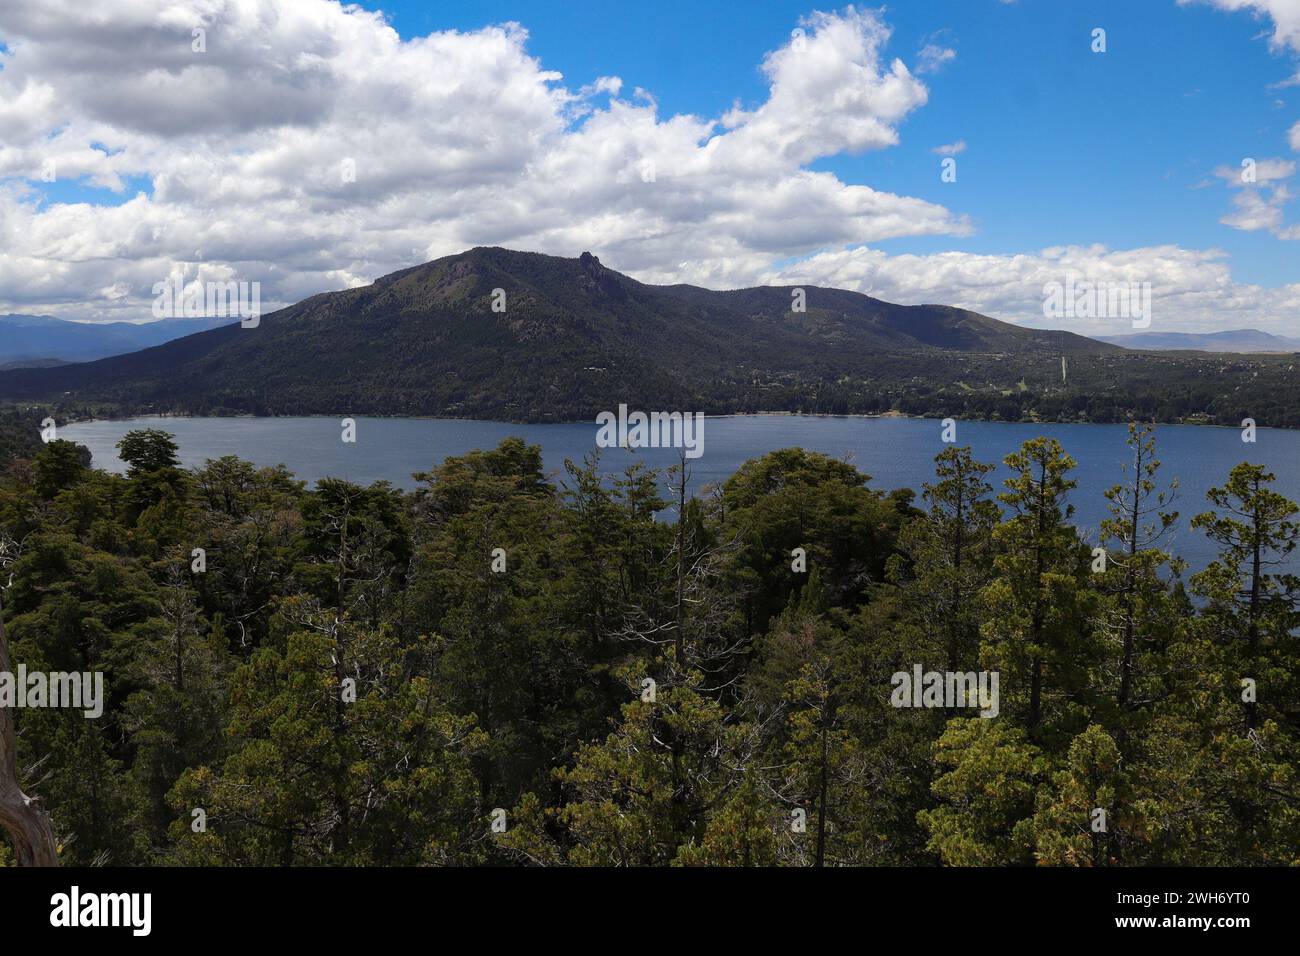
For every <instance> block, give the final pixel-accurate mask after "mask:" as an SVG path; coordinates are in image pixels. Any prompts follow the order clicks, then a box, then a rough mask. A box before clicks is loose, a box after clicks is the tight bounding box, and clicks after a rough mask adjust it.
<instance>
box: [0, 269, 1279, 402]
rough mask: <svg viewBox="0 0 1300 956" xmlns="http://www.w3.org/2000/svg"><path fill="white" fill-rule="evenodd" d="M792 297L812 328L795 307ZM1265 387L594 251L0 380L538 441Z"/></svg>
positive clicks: (326, 299) (419, 272)
mask: <svg viewBox="0 0 1300 956" xmlns="http://www.w3.org/2000/svg"><path fill="white" fill-rule="evenodd" d="M796 289H802V290H803V292H804V298H805V300H806V310H805V311H803V312H796V311H794V310H793V309H792V302H793V301H794V298H793V292H794V290H796ZM494 305H495V306H496V308H495V309H494ZM1062 358H1065V359H1067V361H1066V362H1065V363H1063V362H1062ZM1264 371H1265V373H1266V374H1265V375H1261V374H1260V365H1259V364H1258V363H1257V362H1255V361H1250V362H1242V361H1239V360H1237V359H1234V360H1232V361H1231V362H1229V363H1228V365H1226V366H1225V367H1224V368H1223V369H1217V370H1216V372H1215V376H1216V378H1215V380H1214V381H1211V380H1210V379H1209V378H1208V377H1207V376H1206V374H1205V370H1204V366H1203V365H1201V364H1198V363H1197V362H1196V361H1193V360H1191V359H1189V358H1186V357H1179V356H1164V355H1162V354H1161V353H1151V352H1146V353H1137V352H1130V351H1127V350H1125V349H1122V348H1120V347H1119V346H1116V345H1112V344H1108V343H1103V342H1098V341H1095V340H1092V339H1089V338H1086V337H1084V336H1081V335H1078V334H1076V333H1072V332H1067V331H1060V330H1043V329H1031V328H1026V327H1023V326H1017V325H1012V324H1010V323H1006V322H1002V321H1000V320H998V319H994V318H991V317H989V316H984V315H981V314H979V313H976V312H972V311H969V310H965V309H960V308H956V307H953V306H944V305H897V304H894V303H889V302H885V301H883V300H879V299H875V298H872V297H870V296H867V295H863V294H861V293H857V292H851V291H848V290H843V289H831V288H822V287H817V286H778V287H774V286H759V287H753V288H748V289H733V290H710V289H703V288H700V287H697V286H690V285H684V284H677V285H671V286H658V285H652V284H647V283H642V282H639V281H637V280H635V279H632V278H631V277H629V276H626V275H624V274H622V273H619V272H617V271H615V270H613V269H610V268H608V267H606V266H605V265H603V264H602V263H601V262H600V260H599V259H598V258H597V257H596V256H594V255H592V254H590V253H589V252H588V253H584V254H582V255H580V256H578V257H576V258H564V257H558V256H549V255H542V254H540V253H530V252H519V251H514V250H509V249H502V248H499V247H488V246H480V247H475V248H474V249H470V250H467V251H466V252H463V253H458V254H456V255H452V256H445V257H442V258H440V259H435V260H433V261H431V262H427V263H422V264H420V265H416V266H411V267H408V268H406V269H402V270H398V271H396V272H393V273H390V274H389V275H386V276H382V277H380V278H378V279H376V280H375V281H374V282H373V283H371V284H370V285H367V286H359V287H356V288H351V289H344V290H340V291H336V292H325V293H320V294H318V295H315V296H311V297H310V298H307V299H304V300H303V301H301V302H299V303H296V304H294V305H291V306H288V307H287V308H284V309H280V310H278V311H276V312H273V313H269V314H267V315H265V316H262V317H261V320H260V323H259V324H258V325H257V326H256V327H254V328H241V327H240V326H239V325H233V324H232V325H228V326H224V327H221V328H217V329H212V330H209V331H204V332H199V333H196V334H194V335H190V336H186V337H184V338H181V339H177V340H175V341H172V342H169V343H165V344H162V345H158V346H153V347H151V348H148V349H144V350H141V351H139V352H133V353H130V354H127V355H119V356H115V357H112V358H106V359H100V360H98V361H95V362H88V363H82V364H77V365H68V366H61V367H58V368H47V369H21V370H14V371H8V372H0V399H10V400H29V401H30V400H43V401H57V402H58V403H60V404H61V405H63V406H64V407H77V408H80V409H93V410H95V413H102V411H103V410H105V409H107V410H108V411H109V412H119V411H126V410H129V411H133V412H143V411H157V412H174V413H182V414H248V413H252V414H262V415H295V414H331V415H332V414H376V415H394V416H404V415H405V416H412V415H433V416H439V417H455V418H471V419H497V420H508V421H533V422H547V421H580V420H588V421H590V420H592V418H593V416H594V415H595V414H596V413H598V412H600V411H602V410H608V409H611V408H616V407H617V406H618V405H619V404H620V403H627V404H629V405H630V406H631V407H639V408H643V409H679V410H690V411H702V412H705V413H708V414H727V413H736V412H755V411H792V412H801V411H802V412H822V413H831V414H840V413H862V414H876V413H881V412H885V411H891V410H892V411H899V412H903V413H905V414H938V415H949V414H951V415H964V416H967V417H979V418H993V419H1001V420H1016V421H1019V420H1026V418H1029V419H1032V418H1034V417H1060V418H1064V419H1067V420H1097V421H1110V420H1123V418H1124V416H1125V415H1127V414H1142V415H1143V416H1146V417H1154V416H1161V417H1162V420H1181V419H1182V418H1184V417H1187V416H1203V417H1206V416H1208V417H1209V418H1210V419H1216V420H1217V418H1218V417H1223V418H1224V420H1229V419H1230V416H1231V415H1235V414H1237V412H1236V410H1235V408H1234V409H1233V410H1232V411H1228V410H1226V405H1224V398H1223V394H1224V393H1222V392H1221V391H1214V390H1212V389H1211V386H1213V387H1214V388H1221V387H1222V386H1223V383H1224V381H1227V380H1233V381H1235V382H1239V383H1240V384H1239V386H1238V387H1237V388H1236V389H1235V392H1233V393H1229V397H1231V398H1233V400H1234V401H1236V400H1238V399H1241V400H1245V398H1248V397H1250V396H1252V395H1255V394H1256V393H1258V395H1259V396H1260V398H1259V400H1258V401H1257V402H1256V403H1255V407H1256V408H1259V409H1264V410H1270V409H1271V408H1272V407H1273V405H1274V404H1276V403H1278V402H1282V401H1288V400H1289V399H1288V395H1290V394H1292V393H1293V392H1294V386H1293V385H1292V383H1291V382H1290V379H1289V378H1288V377H1287V375H1288V373H1286V372H1285V371H1284V370H1279V369H1276V368H1273V367H1272V366H1268V365H1266V366H1265V367H1264ZM1170 382H1173V385H1172V386H1171V385H1170V384H1169V383H1170ZM1243 389H1244V391H1243ZM1171 394H1172V395H1173V398H1172V400H1171ZM1221 405H1223V410H1220V407H1219V406H1221ZM1256 414H1257V416H1262V415H1264V411H1259V412H1257V413H1256ZM1237 420H1238V421H1239V420H1240V419H1239V418H1238V419H1237ZM1261 420H1263V419H1261Z"/></svg>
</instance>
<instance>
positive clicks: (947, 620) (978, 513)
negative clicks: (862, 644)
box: [890, 447, 1000, 670]
mask: <svg viewBox="0 0 1300 956" xmlns="http://www.w3.org/2000/svg"><path fill="white" fill-rule="evenodd" d="M935 464H936V473H937V475H938V479H939V480H938V481H937V482H936V483H934V484H932V485H931V484H927V485H925V489H924V493H923V497H924V499H925V501H926V503H927V505H928V506H929V507H928V510H927V511H926V512H925V513H924V514H919V515H917V516H915V517H913V518H912V519H911V520H909V521H908V522H907V523H906V524H905V525H904V526H903V530H902V532H901V533H900V535H899V540H898V550H899V552H900V554H898V555H895V556H894V557H892V558H890V576H891V578H892V579H893V580H895V581H898V582H901V583H903V585H904V595H905V598H904V599H905V601H906V602H907V606H908V610H909V611H910V613H911V616H912V618H913V619H914V620H918V621H920V622H921V625H922V629H923V632H924V635H925V641H926V644H927V645H928V646H927V647H926V648H925V649H924V650H926V651H929V650H931V649H932V650H933V651H935V652H937V653H936V655H935V656H936V658H937V661H938V660H942V661H944V662H945V663H946V665H947V668H948V670H962V669H964V668H965V667H966V666H969V665H971V664H973V663H975V661H976V660H977V658H978V655H979V613H978V611H979V609H978V608H977V607H976V602H975V598H976V596H977V595H978V593H979V591H980V589H981V588H983V587H984V585H986V584H987V583H988V582H989V581H990V579H991V578H992V576H993V554H992V552H993V530H994V529H995V528H996V527H997V525H998V520H999V518H1000V514H999V512H998V507H997V505H996V504H995V503H994V502H993V501H992V500H990V498H989V497H988V496H989V494H990V493H991V491H992V487H991V486H990V485H989V484H988V482H987V481H985V476H987V475H988V473H989V472H991V471H992V470H993V466H992V465H986V464H983V463H981V462H977V461H975V460H974V458H973V457H972V455H971V450H970V448H969V447H966V448H946V449H944V451H943V452H941V453H940V454H939V455H938V456H936V457H935ZM904 556H906V560H904ZM937 661H936V662H937Z"/></svg>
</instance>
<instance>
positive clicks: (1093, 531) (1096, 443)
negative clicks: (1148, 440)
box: [59, 415, 1300, 569]
mask: <svg viewBox="0 0 1300 956" xmlns="http://www.w3.org/2000/svg"><path fill="white" fill-rule="evenodd" d="M356 424H357V441H356V443H355V444H345V443H344V442H343V441H342V440H341V435H342V428H341V425H340V419H339V418H325V417H306V418H170V417H167V418H163V417H142V418H132V419H123V420H120V421H94V422H80V423H77V424H73V425H65V426H63V427H62V428H60V429H59V437H60V438H66V439H69V440H71V441H75V442H79V443H80V444H83V445H85V446H87V447H88V448H89V449H90V451H91V453H92V454H93V456H94V463H95V465H96V466H97V467H100V468H104V469H107V470H109V471H117V472H121V471H123V470H124V469H123V464H122V462H121V460H120V459H119V458H118V457H117V453H116V449H115V447H114V446H115V445H116V444H117V442H118V441H119V440H120V439H121V438H122V436H123V435H124V434H126V432H128V431H130V430H131V429H134V428H162V429H165V430H166V431H169V432H171V433H172V434H173V435H174V436H176V441H177V443H178V444H179V446H180V457H181V461H182V463H183V464H184V465H186V466H187V467H195V466H201V465H202V464H203V463H204V462H205V461H206V460H207V459H209V458H219V457H221V456H223V455H238V456H239V457H240V458H244V459H247V460H248V461H251V462H253V463H255V464H257V465H277V464H283V465H285V466H287V467H288V468H289V469H290V470H291V471H292V472H293V473H294V474H295V475H296V476H297V477H298V478H300V479H303V480H305V481H309V482H315V481H317V480H318V479H320V478H324V477H337V478H346V479H348V480H350V481H355V482H359V483H362V484H368V483H370V482H372V481H378V480H381V479H383V480H387V481H390V482H392V483H393V484H394V485H396V486H398V487H401V488H406V489H410V488H414V487H415V484H416V483H415V482H414V481H413V480H412V478H411V473H412V472H415V471H425V470H427V469H429V468H430V467H432V466H433V465H435V464H437V463H439V462H441V461H442V460H443V459H444V458H446V457H448V456H451V455H462V454H464V453H465V452H467V451H470V450H472V449H475V448H492V447H494V446H496V445H497V444H498V443H499V442H500V441H501V440H502V439H503V438H506V437H508V436H510V435H518V436H520V437H521V438H523V439H524V440H525V441H527V442H530V443H533V444H537V445H540V446H541V449H542V455H543V459H544V461H545V465H546V468H547V470H548V471H549V472H551V473H554V474H562V471H563V467H564V460H565V459H566V458H572V459H574V460H575V461H579V460H581V459H582V457H583V456H584V455H586V454H587V453H589V452H590V451H592V450H594V449H595V439H596V433H597V430H598V428H597V426H596V425H595V423H590V424H588V423H577V424H565V425H511V424H508V423H504V422H473V421H461V420H450V419H432V418H357V419H356ZM940 433H941V424H940V422H939V421H938V420H935V419H915V418H861V417H840V416H801V415H738V416H729V417H720V418H709V419H707V420H706V423H705V428H704V442H703V454H702V455H701V456H700V457H699V458H697V459H695V460H694V461H691V462H690V463H689V464H690V469H691V487H692V489H693V490H695V491H698V490H699V489H700V488H702V487H703V486H704V485H706V484H710V483H713V482H718V481H723V480H725V479H726V478H727V477H728V476H729V475H731V474H732V473H733V472H734V471H735V470H736V469H737V468H738V467H739V466H740V465H741V464H743V463H744V462H745V461H747V460H748V459H750V458H757V457H759V456H761V455H763V454H765V453H767V452H769V451H772V450H774V449H777V448H788V447H791V446H801V447H803V448H808V449H811V450H815V451H820V452H824V453H825V454H828V455H832V456H834V457H836V458H843V457H847V458H848V459H849V460H851V461H852V462H853V464H854V465H855V466H857V468H858V469H859V470H861V471H863V472H865V473H866V474H868V475H870V476H871V479H872V481H871V483H872V485H873V486H874V487H876V488H879V489H884V490H889V489H893V488H902V487H907V488H913V489H916V491H917V492H918V494H919V492H920V488H921V484H922V483H923V482H926V481H931V480H933V476H934V456H935V455H936V454H938V453H939V452H940V451H942V450H943V448H944V447H945V446H944V445H943V442H942V440H941V437H940ZM1038 435H1048V436H1051V437H1054V438H1056V439H1057V440H1058V441H1060V443H1061V444H1062V446H1063V447H1064V448H1065V450H1066V451H1067V452H1068V453H1069V454H1070V455H1071V456H1073V458H1074V459H1075V461H1076V462H1078V467H1077V468H1076V469H1075V471H1074V473H1073V477H1074V479H1075V480H1076V481H1077V482H1078V485H1079V486H1078V488H1076V489H1075V491H1074V492H1073V493H1072V496H1071V502H1072V503H1073V504H1074V506H1075V518H1074V520H1075V523H1076V524H1077V525H1078V527H1079V528H1080V529H1082V530H1083V531H1084V533H1085V534H1086V535H1087V536H1088V537H1089V539H1090V540H1093V541H1095V540H1096V539H1097V527H1098V524H1099V522H1100V521H1101V519H1102V518H1103V517H1105V514H1106V511H1105V508H1106V500H1105V498H1103V497H1102V494H1103V492H1104V491H1105V490H1106V489H1107V488H1109V487H1110V486H1112V485H1114V484H1117V483H1118V482H1120V481H1121V480H1123V477H1124V473H1123V472H1121V470H1120V469H1121V466H1122V464H1123V463H1124V462H1126V461H1127V460H1128V458H1129V455H1128V448H1127V446H1126V445H1125V444H1124V439H1125V437H1126V435H1127V429H1126V428H1125V427H1124V426H1123V425H1082V424H1068V425H1059V424H1045V425H1033V424H1020V423H1003V422H965V421H963V422H958V424H957V444H959V445H970V446H971V448H972V449H973V451H974V453H975V456H976V458H978V459H979V460H981V461H987V462H996V463H998V464H999V468H998V470H997V472H995V474H994V480H993V483H994V487H995V490H997V491H1000V490H1002V488H1001V479H1002V478H1005V477H1006V476H1007V475H1008V471H1007V469H1006V468H1005V467H1002V466H1001V462H1002V459H1003V458H1004V457H1005V456H1006V455H1007V454H1009V453H1010V452H1012V451H1015V450H1016V449H1017V448H1019V447H1020V445H1021V443H1023V442H1024V441H1026V440H1027V439H1030V438H1034V437H1037V436H1038ZM1156 441H1157V454H1158V457H1159V458H1160V460H1161V461H1162V462H1163V463H1164V467H1162V469H1161V477H1162V484H1167V483H1168V481H1169V480H1170V479H1172V478H1175V477H1176V478H1178V479H1179V484H1180V488H1179V491H1178V501H1177V502H1176V503H1175V505H1174V507H1175V508H1176V509H1177V510H1178V511H1179V512H1180V513H1181V518H1180V520H1179V522H1178V526H1177V530H1176V531H1174V532H1172V533H1171V535H1170V536H1168V537H1167V538H1166V541H1167V545H1166V546H1167V547H1169V548H1170V549H1172V550H1174V551H1176V552H1177V553H1178V554H1181V555H1182V556H1183V557H1184V558H1186V559H1187V561H1188V563H1189V564H1190V565H1191V566H1192V568H1193V569H1199V568H1201V567H1204V566H1205V564H1206V563H1208V561H1209V560H1210V558H1211V556H1212V553H1213V552H1212V547H1211V545H1210V542H1208V541H1207V540H1206V539H1205V538H1204V537H1203V536H1202V535H1201V534H1200V533H1199V532H1196V531H1193V530H1192V529H1191V527H1190V522H1191V518H1192V516H1193V515H1195V514H1197V513H1199V512H1201V511H1203V510H1205V509H1206V505H1207V502H1206V499H1205V492H1206V490H1207V489H1209V488H1210V487H1211V486H1213V485H1216V484H1222V483H1223V481H1224V480H1225V479H1226V478H1227V475H1228V471H1229V470H1230V469H1231V468H1232V466H1233V465H1235V464H1237V463H1239V462H1242V461H1250V462H1253V463H1257V464H1264V465H1266V466H1268V467H1269V469H1270V470H1271V471H1273V472H1274V473H1275V474H1276V475H1277V482H1276V483H1275V485H1274V487H1275V488H1276V490H1278V491H1279V492H1280V493H1282V494H1284V495H1286V496H1287V497H1288V498H1290V499H1292V500H1293V501H1300V431H1290V430H1283V429H1270V428H1261V429H1259V430H1258V432H1257V436H1256V441H1255V443H1253V444H1247V443H1244V442H1243V441H1242V433H1241V431H1240V430H1238V429H1233V428H1215V427H1211V426H1205V425H1162V426H1159V427H1158V429H1157V432H1156ZM634 457H639V458H641V459H642V460H644V461H646V462H647V463H648V464H650V465H652V466H656V467H658V466H667V465H671V464H674V463H675V462H676V460H677V453H676V452H675V451H673V450H671V449H655V448H647V449H641V450H638V451H636V452H630V451H627V450H624V449H606V450H604V451H603V453H602V459H601V462H602V470H608V471H610V472H618V471H621V470H622V468H623V467H624V466H625V465H626V464H627V463H628V462H630V461H632V460H633V459H634Z"/></svg>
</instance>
